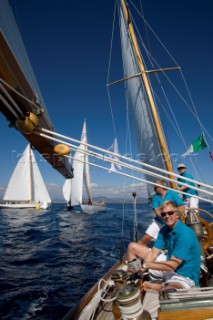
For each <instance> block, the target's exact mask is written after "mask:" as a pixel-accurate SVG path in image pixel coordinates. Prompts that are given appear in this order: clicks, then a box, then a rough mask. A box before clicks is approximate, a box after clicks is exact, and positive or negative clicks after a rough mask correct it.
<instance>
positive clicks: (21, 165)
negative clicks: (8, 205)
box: [3, 145, 51, 207]
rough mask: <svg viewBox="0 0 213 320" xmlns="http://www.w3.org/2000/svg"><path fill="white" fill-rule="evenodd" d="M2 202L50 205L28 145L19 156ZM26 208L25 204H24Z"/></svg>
mask: <svg viewBox="0 0 213 320" xmlns="http://www.w3.org/2000/svg"><path fill="white" fill-rule="evenodd" d="M3 200H4V201H8V202H16V201H17V202H19V203H20V202H30V203H35V204H36V203H37V204H38V203H39V202H40V203H43V202H46V203H51V199H50V196H49V193H48V191H47V188H46V186H45V183H44V180H43V178H42V176H41V173H40V171H39V168H38V165H37V163H36V159H35V156H34V153H33V151H32V150H31V148H30V145H28V146H27V147H26V149H25V150H24V153H23V154H22V155H21V158H20V159H19V161H18V163H17V165H16V167H15V170H14V172H13V174H12V176H11V178H10V181H9V184H8V187H7V189H6V191H5V194H4V197H3ZM26 207H27V204H26Z"/></svg>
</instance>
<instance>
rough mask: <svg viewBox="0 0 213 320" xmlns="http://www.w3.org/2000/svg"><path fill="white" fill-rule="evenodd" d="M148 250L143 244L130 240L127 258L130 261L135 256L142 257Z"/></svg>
mask: <svg viewBox="0 0 213 320" xmlns="http://www.w3.org/2000/svg"><path fill="white" fill-rule="evenodd" d="M149 251H150V249H149V248H148V247H146V246H145V245H142V244H139V243H136V242H130V244H129V245H128V249H127V260H128V261H132V260H133V259H136V258H142V259H144V258H145V256H146V255H147V253H148V252H149Z"/></svg>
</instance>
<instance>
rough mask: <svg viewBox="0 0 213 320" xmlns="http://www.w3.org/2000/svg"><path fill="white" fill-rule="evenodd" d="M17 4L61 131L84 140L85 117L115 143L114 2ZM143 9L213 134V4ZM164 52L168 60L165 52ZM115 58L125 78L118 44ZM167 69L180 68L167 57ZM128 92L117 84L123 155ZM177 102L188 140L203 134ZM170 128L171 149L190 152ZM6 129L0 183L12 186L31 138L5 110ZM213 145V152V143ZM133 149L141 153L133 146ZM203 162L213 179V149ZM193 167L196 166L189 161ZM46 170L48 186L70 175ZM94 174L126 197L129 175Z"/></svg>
mask: <svg viewBox="0 0 213 320" xmlns="http://www.w3.org/2000/svg"><path fill="white" fill-rule="evenodd" d="M135 2H137V3H138V1H135ZM10 3H11V5H12V8H13V11H14V14H15V17H16V20H17V24H18V27H19V29H20V32H21V35H22V38H23V41H24V44H25V48H26V50H27V52H28V56H29V58H30V61H31V64H32V67H33V70H34V73H35V75H36V78H37V82H38V84H39V87H40V90H41V92H42V95H43V98H44V101H45V103H46V106H47V109H48V112H49V115H50V117H51V119H52V122H53V124H54V126H55V130H56V131H57V132H59V133H61V134H65V135H68V136H71V137H73V138H75V139H79V138H80V135H81V130H82V126H83V120H84V118H86V120H87V128H88V137H89V142H90V143H91V144H94V145H97V146H99V147H103V148H108V147H109V146H110V145H111V144H112V142H113V139H114V129H113V123H112V116H111V112H110V107H109V101H108V95H107V90H106V83H107V72H108V62H109V53H110V41H111V33H112V22H113V10H114V1H113V0H101V1H100V0H90V1H83V2H82V1H81V2H80V1H69V0H60V1H59V0H51V1H50V0H31V1H29V0H21V1H19V0H11V1H10ZM143 10H144V15H145V17H146V20H147V21H148V22H149V24H150V25H151V26H152V28H153V29H154V30H155V32H156V33H157V34H158V36H159V37H160V39H161V41H162V42H163V43H164V44H165V46H166V47H167V48H168V50H169V51H170V52H171V53H172V55H173V56H174V58H175V59H176V61H177V62H178V64H179V65H180V66H181V67H182V71H183V73H184V76H185V79H186V81H187V83H188V86H189V89H190V92H191V95H192V98H193V101H194V103H195V105H196V107H197V110H198V114H199V116H200V118H201V121H202V123H203V124H205V126H206V128H207V130H208V131H209V132H210V134H211V132H212V116H213V111H212V110H213V109H212V104H213V90H212V88H211V87H212V85H211V83H212V74H213V62H212V53H213V37H212V34H213V21H212V14H213V2H212V1H211V0H203V1H202V3H200V2H194V1H192V0H189V1H184V0H180V1H169V0H162V1H154V0H144V1H143ZM159 55H160V58H162V59H164V58H163V56H162V57H161V53H159ZM113 56H114V60H113V61H114V62H113V63H114V64H113V66H114V70H113V74H112V76H111V81H113V80H117V79H120V78H121V77H122V74H121V71H122V69H121V58H120V49H119V44H118V43H117V44H114V45H113ZM164 66H165V67H168V66H169V67H171V66H173V65H172V64H171V62H170V65H167V63H166V61H164ZM122 89H123V86H122V85H117V86H115V87H114V88H113V89H112V92H113V100H112V109H113V114H114V119H115V126H116V132H117V138H118V143H119V150H120V153H121V154H124V153H125V152H126V149H125V130H126V129H125V113H124V108H125V106H124V97H123V90H122ZM174 105H175V109H176V111H177V118H179V122H180V125H182V126H183V134H184V136H185V139H186V144H187V145H189V144H190V143H191V142H192V141H193V140H194V139H195V138H196V137H197V136H199V134H200V133H201V132H200V128H199V126H198V125H197V124H196V123H195V122H194V121H191V118H192V116H191V115H190V114H188V115H187V113H186V112H185V111H183V110H182V109H181V105H179V103H178V102H177V101H175V102H174ZM165 122H167V120H166V119H165ZM170 130H171V128H170V127H169V128H168V129H167V131H166V134H167V136H168V143H169V146H170V148H171V150H172V152H175V153H178V154H182V153H184V152H185V148H184V146H183V145H182V144H180V143H179V141H178V140H176V139H175V136H174V135H173V132H172V131H170ZM0 133H1V145H2V150H3V152H2V157H1V160H0V167H1V182H0V187H5V186H6V184H7V182H8V180H9V178H10V175H11V173H12V170H13V168H14V166H15V155H16V154H18V153H20V152H22V151H23V150H24V149H25V146H26V141H25V140H24V138H23V137H22V136H21V135H20V134H19V133H18V132H17V131H16V130H15V129H9V128H8V124H7V121H6V119H5V118H3V116H2V115H1V116H0ZM132 143H133V142H132ZM208 143H209V146H210V149H211V148H212V151H213V145H212V141H210V140H208ZM133 154H134V155H136V154H137V150H136V147H135V145H134V143H133ZM196 161H197V162H199V163H201V165H200V164H199V166H200V171H201V172H202V175H203V176H204V177H205V176H206V179H205V180H206V182H207V183H211V184H212V180H213V179H212V177H213V175H212V172H213V163H212V162H211V160H210V158H209V156H208V150H204V151H202V152H201V153H200V154H199V155H198V156H197V157H196ZM186 164H187V166H189V169H191V167H190V163H188V162H187V160H186ZM40 169H41V172H42V174H43V177H44V179H45V181H46V183H47V184H48V185H50V184H52V185H53V187H57V186H58V185H59V188H60V186H61V185H62V184H63V177H62V176H60V174H59V173H58V172H57V171H54V170H53V169H52V168H51V167H50V166H48V165H47V164H44V163H41V165H40ZM91 171H92V172H91V173H92V181H93V182H94V183H96V184H97V185H98V186H99V187H98V188H99V190H102V192H103V194H104V193H105V194H106V193H108V191H109V192H112V190H114V192H115V189H111V188H113V186H116V192H118V194H119V189H120V188H122V187H123V185H124V182H123V178H122V177H116V176H115V175H113V174H108V173H107V172H105V171H103V172H102V171H100V170H98V169H94V168H92V169H91ZM127 183H132V181H128V182H127ZM102 188H104V189H102ZM57 190H59V189H57Z"/></svg>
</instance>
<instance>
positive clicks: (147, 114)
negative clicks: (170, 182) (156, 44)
mask: <svg viewBox="0 0 213 320" xmlns="http://www.w3.org/2000/svg"><path fill="white" fill-rule="evenodd" d="M120 20H121V21H120V25H121V45H122V53H123V65H124V77H128V76H132V75H135V74H138V73H140V70H139V67H138V61H137V58H136V56H135V51H134V50H133V45H132V41H131V38H130V35H129V31H128V29H127V25H126V22H125V17H124V14H123V11H122V9H121V8H120ZM125 84H126V86H127V93H128V99H129V105H130V114H131V117H132V120H133V126H134V128H135V133H136V139H137V144H138V151H139V155H140V159H141V160H142V161H143V162H146V163H148V164H150V165H153V166H156V167H159V168H162V169H166V168H165V164H164V161H163V158H162V156H161V155H162V153H163V152H162V150H161V147H160V143H159V139H158V135H157V132H156V128H155V125H154V122H153V116H152V113H151V108H150V103H149V100H148V97H147V92H146V89H145V86H144V83H143V80H142V77H135V78H132V79H129V80H128V81H126V83H125ZM145 178H146V180H148V181H153V180H156V179H155V178H152V177H150V176H145ZM148 188H149V186H148ZM152 189H153V188H152V187H151V185H150V190H148V192H149V194H151V192H152Z"/></svg>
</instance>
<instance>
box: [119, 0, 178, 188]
mask: <svg viewBox="0 0 213 320" xmlns="http://www.w3.org/2000/svg"><path fill="white" fill-rule="evenodd" d="M121 5H122V8H123V12H124V17H125V19H126V23H127V27H128V29H129V33H130V37H131V39H132V44H133V47H134V50H135V55H136V58H137V61H138V66H139V69H140V72H141V77H142V79H143V83H144V86H145V89H146V92H147V96H148V100H149V103H150V108H151V112H152V116H153V121H154V124H155V128H156V131H157V135H158V138H159V143H160V147H161V150H162V155H163V160H164V162H165V166H166V169H167V171H169V172H171V173H172V172H173V169H172V164H171V161H170V158H169V153H168V149H167V146H166V141H165V139H164V135H163V131H162V128H161V124H160V121H159V117H158V113H157V110H156V106H155V102H154V99H153V96H152V92H151V88H150V84H149V80H148V77H147V74H146V70H145V67H144V63H143V59H142V57H141V54H140V50H139V47H138V43H137V39H136V36H135V32H134V28H133V25H132V23H131V21H130V17H129V12H128V9H127V6H126V3H125V0H121ZM169 178H170V179H174V176H173V175H172V174H171V175H169ZM170 186H171V187H172V188H173V189H176V184H175V183H174V182H170Z"/></svg>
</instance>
